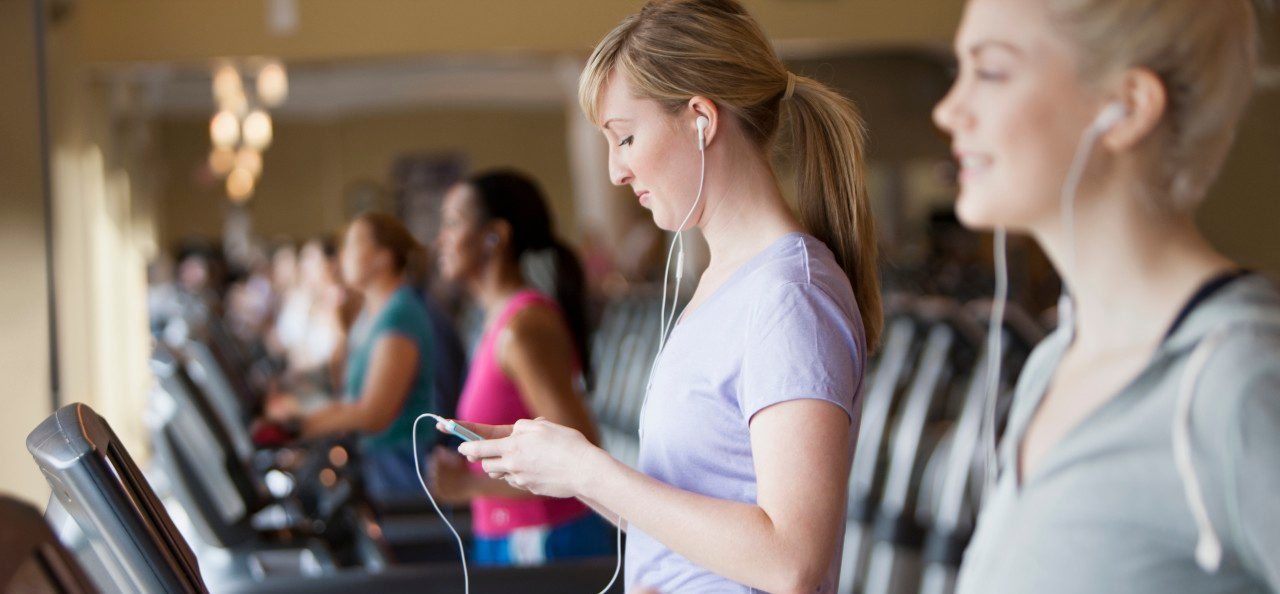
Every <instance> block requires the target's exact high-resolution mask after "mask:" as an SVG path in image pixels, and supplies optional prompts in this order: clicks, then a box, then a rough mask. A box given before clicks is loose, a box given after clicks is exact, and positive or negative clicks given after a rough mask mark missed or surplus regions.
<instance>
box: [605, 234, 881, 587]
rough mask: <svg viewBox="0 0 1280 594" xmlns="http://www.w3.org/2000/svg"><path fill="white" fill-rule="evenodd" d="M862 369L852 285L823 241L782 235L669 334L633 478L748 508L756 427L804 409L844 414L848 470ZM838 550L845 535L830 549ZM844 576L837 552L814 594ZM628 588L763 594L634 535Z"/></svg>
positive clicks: (640, 534) (751, 496)
mask: <svg viewBox="0 0 1280 594" xmlns="http://www.w3.org/2000/svg"><path fill="white" fill-rule="evenodd" d="M865 363H866V339H865V337H864V333H863V328H862V317H861V315H860V314H859V313H858V306H857V303H856V302H855V300H854V296H853V290H852V289H851V288H850V286H849V279H848V278H847V277H846V276H845V274H844V272H843V271H842V270H840V267H839V266H838V265H837V264H836V261H835V257H834V256H833V255H832V253H831V251H830V250H829V249H827V247H826V246H825V245H824V244H823V243H822V242H820V241H818V240H817V239H814V238H813V237H810V236H808V235H805V234H801V233H793V234H790V235H786V236H784V237H782V238H781V239H779V240H778V241H776V242H774V243H773V244H772V245H770V246H769V247H768V248H766V249H765V250H764V251H762V252H761V253H760V254H757V255H756V256H755V257H754V258H752V259H751V260H750V261H748V262H747V263H746V264H744V265H743V266H742V267H741V268H740V269H739V270H738V271H737V272H736V273H734V275H733V276H732V277H731V278H730V279H729V280H728V281H727V282H725V284H724V285H723V286H721V287H720V289H719V290H717V291H716V292H715V293H714V294H713V295H712V296H711V297H710V298H708V299H707V300H706V301H704V302H703V304H702V305H701V306H699V307H698V308H697V309H696V310H694V311H692V312H690V314H689V315H688V316H685V318H684V319H683V320H682V321H681V322H680V323H679V324H678V325H677V326H676V327H675V330H674V331H673V332H672V334H671V337H670V339H669V340H668V342H667V346H666V349H665V350H664V351H663V352H662V353H661V354H659V355H658V361H657V365H656V367H655V369H654V373H653V383H652V384H651V386H650V389H649V397H648V402H647V403H646V405H645V409H644V411H643V412H642V413H641V420H640V461H639V467H640V470H641V471H642V472H644V473H645V474H648V475H649V476H652V477H654V478H656V479H658V480H661V481H663V482H665V483H668V484H670V485H673V486H675V487H678V488H681V489H684V490H687V491H691V492H694V493H699V494H702V495H707V496H710V497H716V498H719V499H727V500H731V501H739V502H743V503H755V502H756V472H755V466H754V463H753V459H752V455H751V434H750V422H751V417H752V416H754V415H755V414H756V413H757V412H759V411H761V410H763V409H765V408H767V407H769V406H771V405H774V404H778V403H780V402H785V401H788V400H799V399H817V400H826V401H828V402H831V403H832V404H834V405H836V406H839V407H840V409H841V410H843V411H845V412H846V413H847V414H848V415H849V419H850V422H851V423H852V427H853V430H852V431H850V432H849V443H847V444H845V447H846V448H847V450H848V451H847V454H848V455H849V457H850V459H852V453H853V446H854V442H855V440H856V439H857V426H858V418H859V413H860V398H859V393H860V391H861V385H862V371H863V368H864V365H865ZM803 438H804V436H802V435H797V436H796V439H803ZM843 541H844V538H843V534H841V535H840V538H838V539H837V541H836V543H833V545H835V546H837V547H839V544H837V543H841V542H843ZM839 573H840V551H839V550H837V551H836V553H835V555H834V556H832V562H831V567H830V569H828V571H827V574H826V578H825V579H824V580H823V582H822V586H821V587H820V588H818V589H817V590H816V591H815V592H817V593H820V594H834V593H835V591H836V584H837V581H838V578H839ZM626 585H627V591H631V590H632V589H634V588H637V587H640V586H650V587H654V588H657V589H658V591H660V592H663V594H684V593H691V594H692V593H697V594H721V593H734V594H738V593H743V594H746V593H754V592H758V590H754V589H752V588H748V587H747V586H744V585H742V584H739V583H736V582H733V581H731V580H729V579H726V578H724V577H722V576H720V575H717V574H715V573H712V572H711V571H709V570H707V569H704V568H702V567H699V566H697V565H695V564H694V563H692V562H690V561H689V560H688V559H686V558H684V557H683V556H681V555H678V554H676V553H675V552H673V551H672V550H671V549H669V548H667V547H666V546H664V545H663V544H662V543H659V542H658V541H656V540H654V539H653V538H652V537H650V536H649V535H647V534H645V533H644V532H642V531H640V530H639V529H638V528H635V527H634V526H633V527H630V528H629V529H628V532H627V552H626Z"/></svg>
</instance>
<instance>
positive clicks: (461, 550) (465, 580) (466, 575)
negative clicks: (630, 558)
mask: <svg viewBox="0 0 1280 594" xmlns="http://www.w3.org/2000/svg"><path fill="white" fill-rule="evenodd" d="M427 418H430V419H434V420H437V421H438V420H439V419H440V417H439V416H437V415H433V414H431V413H426V414H421V415H418V418H416V419H414V420H413V467H414V470H415V472H416V473H417V475H418V484H420V485H422V492H423V493H426V494H427V500H428V501H430V502H431V507H433V508H435V510H436V514H437V515H439V516H440V519H441V520H443V521H444V525H445V526H448V527H449V532H451V533H453V538H454V540H456V541H457V542H458V556H459V557H461V558H462V591H463V594H471V575H470V572H469V571H467V551H466V547H465V546H463V544H462V537H461V536H459V535H458V531H457V529H455V528H454V527H453V524H452V523H450V522H449V519H448V518H446V517H445V515H444V512H443V511H441V510H440V506H439V505H437V504H436V498H435V497H432V496H431V490H430V489H428V488H427V481H426V479H424V478H423V477H422V465H421V464H419V463H418V421H421V420H422V419H427ZM617 556H618V563H617V565H615V566H614V568H613V577H611V578H609V584H608V585H606V586H605V587H604V589H603V590H600V594H605V593H606V592H608V591H609V589H610V588H612V587H613V584H614V583H616V582H617V581H618V574H620V573H622V518H621V517H619V518H618V538H617Z"/></svg>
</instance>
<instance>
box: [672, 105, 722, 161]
mask: <svg viewBox="0 0 1280 594" xmlns="http://www.w3.org/2000/svg"><path fill="white" fill-rule="evenodd" d="M687 107H688V109H687V110H686V112H685V114H683V115H682V117H683V118H688V122H687V124H688V126H689V128H688V129H689V130H690V131H691V132H692V133H693V136H692V138H693V139H694V141H695V142H697V139H698V138H699V136H698V118H700V117H703V118H707V125H706V127H705V128H704V129H703V130H702V136H701V138H702V143H703V144H702V146H703V147H704V148H705V147H708V146H711V141H712V140H713V139H714V138H715V136H716V132H718V131H719V130H720V110H719V109H718V108H717V107H716V104H715V102H713V101H711V100H710V99H707V98H706V97H703V96H701V95H697V96H695V97H693V98H692V99H689V103H688V104H687ZM680 125H681V127H682V128H683V127H684V126H685V122H681V124H680Z"/></svg>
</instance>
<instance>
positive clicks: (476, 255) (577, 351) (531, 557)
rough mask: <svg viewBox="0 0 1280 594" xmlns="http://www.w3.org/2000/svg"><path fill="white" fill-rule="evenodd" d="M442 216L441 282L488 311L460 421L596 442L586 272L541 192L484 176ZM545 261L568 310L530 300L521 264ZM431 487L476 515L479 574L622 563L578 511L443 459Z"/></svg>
mask: <svg viewBox="0 0 1280 594" xmlns="http://www.w3.org/2000/svg"><path fill="white" fill-rule="evenodd" d="M442 214H443V217H442V220H441V229H440V236H439V239H438V240H437V248H438V251H439V259H440V262H439V264H440V271H441V274H442V275H443V276H444V277H445V278H446V279H448V280H449V281H451V282H454V283H457V284H459V285H461V286H462V287H463V288H465V289H466V290H467V292H468V293H469V294H470V296H471V297H473V298H474V299H476V301H477V302H479V304H480V305H481V306H482V307H483V308H484V311H485V329H484V334H483V336H482V338H481V340H480V343H479V345H478V346H477V348H476V350H475V352H474V353H473V355H472V361H471V369H470V371H469V372H468V374H467V381H466V385H465V386H464V387H463V390H462V395H461V397H460V399H459V401H458V418H459V419H461V420H464V421H471V422H478V423H486V424H495V425H506V424H512V423H515V422H516V421H518V420H520V419H532V418H537V417H542V418H546V419H548V420H552V421H554V422H556V423H559V424H563V425H566V426H568V427H572V428H574V429H577V430H578V431H580V432H582V433H583V435H585V436H586V437H587V439H590V440H591V441H593V442H595V441H598V439H597V433H596V429H595V426H594V424H593V422H592V420H591V416H590V413H589V412H588V410H587V407H586V402H585V397H584V396H585V395H584V387H585V381H584V377H583V370H584V369H587V368H588V366H587V364H586V361H585V360H584V358H583V357H584V356H585V354H586V353H587V349H586V340H585V338H586V323H585V319H584V315H583V312H584V307H583V302H582V301H583V300H582V294H583V278H582V270H581V268H580V267H579V265H578V262H577V260H576V259H575V258H574V256H573V254H572V252H570V251H569V250H568V249H567V248H565V247H564V246H563V245H562V244H561V243H560V242H559V241H557V240H556V239H555V237H554V235H553V233H552V231H551V220H550V215H549V213H548V211H547V208H546V203H545V201H544V200H543V198H542V195H541V192H540V191H539V190H538V188H537V186H536V185H534V183H533V182H532V181H530V180H529V179H528V178H526V177H525V176H523V175H521V174H518V173H514V172H509V171H498V172H492V173H487V174H482V175H479V176H476V177H474V178H471V179H470V180H468V181H466V182H463V183H460V184H458V185H457V186H455V187H454V188H453V189H451V190H450V191H449V193H448V194H447V195H446V197H445V201H444V207H443V213H442ZM537 252H547V253H548V255H549V256H550V257H552V258H553V259H554V265H553V268H554V269H555V270H556V272H557V274H556V277H557V278H556V282H555V285H556V286H555V289H554V293H555V294H556V295H557V296H558V298H559V303H557V301H556V300H553V299H551V298H550V297H547V296H546V295H545V294H543V293H541V292H539V291H538V290H536V289H533V288H530V286H529V283H528V281H527V280H526V279H525V277H524V274H523V273H522V271H521V266H520V260H521V257H522V256H526V255H527V254H530V253H537ZM429 476H430V477H431V480H432V481H433V483H434V484H433V486H432V492H434V493H436V494H437V496H438V497H439V498H440V499H441V500H444V501H448V502H450V503H455V504H461V503H470V504H471V510H472V517H473V529H474V535H475V550H474V551H473V553H472V556H473V558H474V560H475V562H476V563H477V564H482V565H532V564H538V563H542V562H545V561H549V560H553V559H564V558H574V557H588V556H596V555H609V554H612V553H613V542H612V535H611V531H610V528H609V527H608V525H607V524H606V523H605V522H604V521H603V520H602V519H601V518H599V516H597V515H595V513H594V512H592V511H591V510H590V509H589V508H588V507H587V506H585V505H584V504H583V503H582V502H580V501H578V500H577V499H557V498H550V497H539V496H534V495H530V494H529V493H528V492H526V491H523V490H519V489H516V488H514V487H512V486H510V485H508V484H507V483H506V482H505V481H502V480H496V479H492V478H489V477H488V476H487V475H485V473H484V472H483V471H482V470H481V468H480V465H479V464H474V465H470V466H468V464H467V463H466V461H465V459H463V458H462V457H461V456H459V455H458V454H457V453H456V452H453V451H449V450H445V449H443V448H441V449H437V450H436V452H435V453H434V454H433V456H432V468H431V472H430V473H429Z"/></svg>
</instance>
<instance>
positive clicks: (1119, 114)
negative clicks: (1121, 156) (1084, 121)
mask: <svg viewBox="0 0 1280 594" xmlns="http://www.w3.org/2000/svg"><path fill="white" fill-rule="evenodd" d="M1127 115H1129V108H1128V107H1127V106H1125V104H1124V103H1121V102H1119V101H1113V102H1111V103H1109V104H1108V105H1107V106H1106V107H1105V108H1103V109H1102V111H1101V112H1099V113H1098V117H1097V119H1095V120H1093V124H1091V125H1090V126H1089V127H1090V128H1091V129H1093V132H1094V133H1095V134H1102V133H1103V132H1106V131H1108V130H1110V129H1111V128H1113V127H1115V125H1116V124H1119V123H1120V120H1123V119H1124V118H1125V116H1127Z"/></svg>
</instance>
